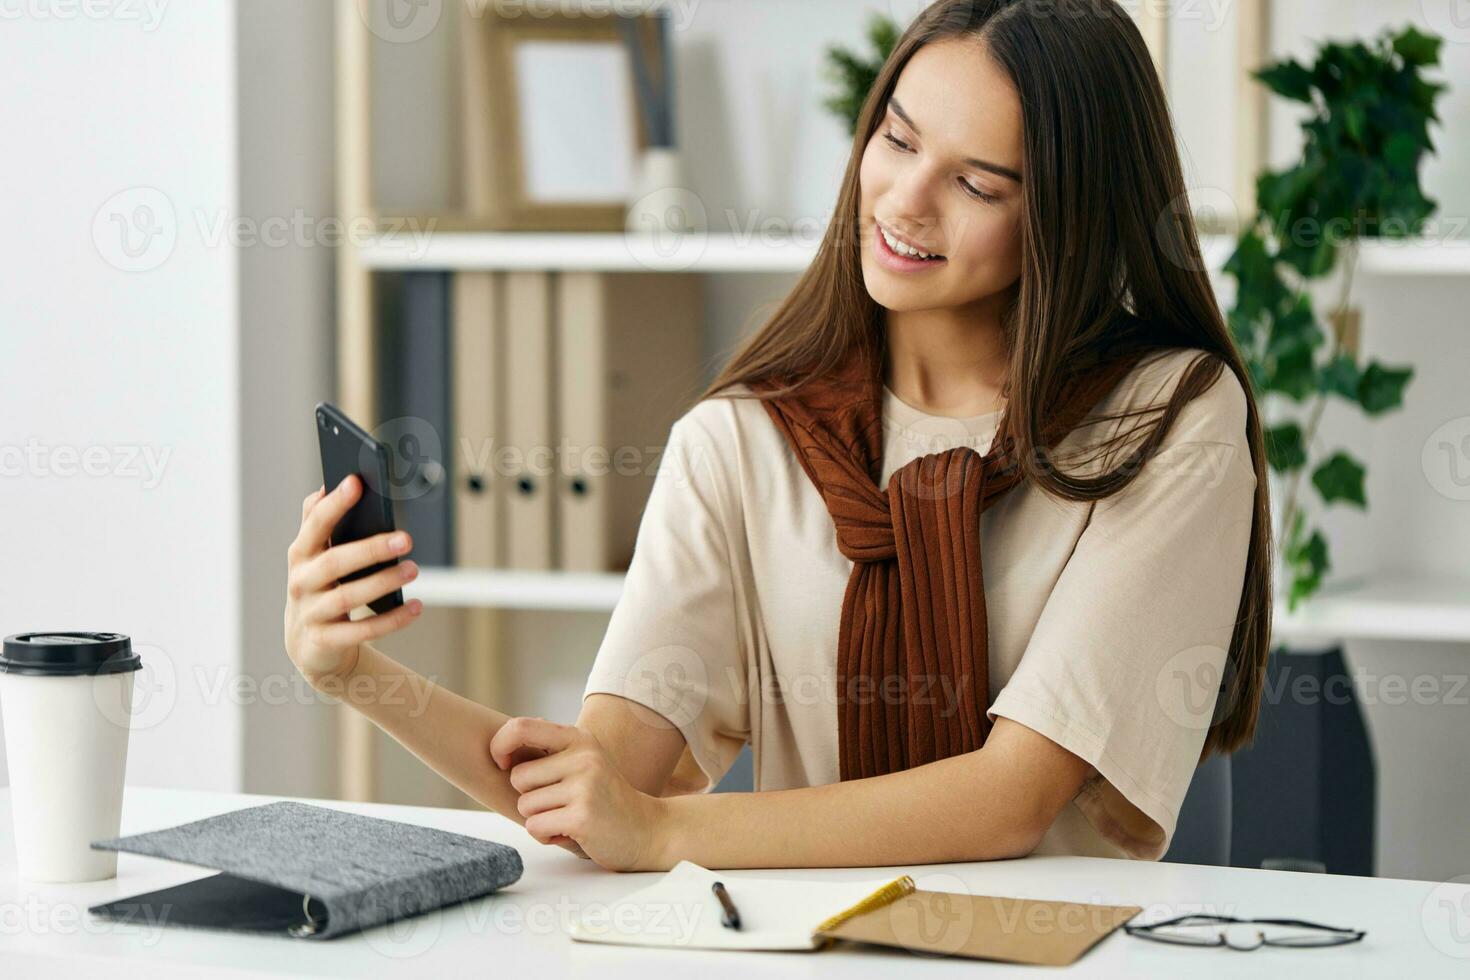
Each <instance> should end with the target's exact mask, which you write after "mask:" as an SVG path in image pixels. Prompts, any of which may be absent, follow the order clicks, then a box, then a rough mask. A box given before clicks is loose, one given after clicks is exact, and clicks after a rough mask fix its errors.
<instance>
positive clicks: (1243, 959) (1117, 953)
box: [0, 786, 1470, 980]
mask: <svg viewBox="0 0 1470 980" xmlns="http://www.w3.org/2000/svg"><path fill="white" fill-rule="evenodd" d="M275 799H279V797H268V796H254V795H245V794H227V793H205V792H194V791H189V790H175V789H152V788H146V787H140V786H130V787H128V789H127V791H126V793H125V796H124V804H123V816H122V833H124V834H131V833H139V832H141V831H145V830H157V829H161V828H163V827H168V826H173V825H176V824H180V823H185V822H187V821H190V820H196V819H199V818H201V817H206V816H211V815H213V814H217V813H223V812H226V811H228V810H234V809H239V808H241V807H246V806H255V805H258V804H262V803H269V802H271V801H273V800H275ZM304 802H309V803H315V804H317V805H320V806H329V807H338V808H340V809H343V810H349V811H352V812H356V813H364V814H369V815H372V816H380V817H385V818H387V819H392V820H402V821H408V822H413V823H418V824H425V825H429V826H434V827H440V828H442V829H445V830H451V831H455V832H457V833H462V834H469V835H472V836H475V837H480V838H484V839H486V840H494V841H499V842H501V843H504V844H509V845H511V846H513V847H515V848H516V849H517V850H519V851H520V854H521V857H522V859H523V861H524V864H525V874H524V875H523V876H522V877H521V879H520V880H519V881H518V882H516V883H515V884H514V885H511V886H510V887H508V888H506V889H504V890H502V891H501V892H499V893H498V894H496V895H492V896H487V897H485V898H480V899H476V900H473V901H470V902H466V903H462V904H460V905H456V906H452V907H449V908H445V909H439V910H436V911H434V912H430V913H427V914H425V915H422V916H417V917H414V918H412V919H407V920H402V921H400V922H398V923H389V924H387V925H383V926H379V927H377V928H374V929H370V930H366V931H364V932H361V933H357V934H354V935H350V936H345V937H342V938H339V939H331V940H323V941H313V940H303V939H291V938H289V937H285V936H279V937H278V936H249V935H241V934H233V933H227V932H216V931H206V930H198V929H190V928H183V927H178V926H167V925H164V926H159V925H152V926H149V925H147V924H119V923H111V922H108V921H107V920H103V919H99V918H97V917H95V916H92V915H90V914H89V913H88V912H87V911H86V909H87V906H89V905H95V904H97V903H99V902H103V901H107V900H110V899H114V898H122V897H126V896H130V895H136V894H139V893H141V892H146V891H152V890H154V889H158V888H165V887H168V886H170V885H174V884H179V883H182V882H184V881H189V880H192V879H194V878H199V877H203V876H205V875H207V874H212V873H214V872H213V871H210V870H208V869H204V868H200V867H198V866H195V865H186V864H179V863H176V862H171V861H163V860H160V859H157V858H150V857H144V856H141V855H134V854H120V855H119V858H118V874H117V877H116V878H112V879H108V880H106V881H95V882H85V883H81V884H69V885H58V884H42V883H36V882H31V881H28V880H25V879H21V878H20V877H19V876H18V874H17V873H16V863H15V844H14V838H13V835H12V833H11V822H10V794H9V790H8V788H4V787H0V976H3V977H5V978H6V980H11V978H21V977H31V976H38V977H39V976H45V977H52V976H93V975H95V976H106V977H108V978H111V980H121V978H126V977H148V978H150V980H156V978H160V977H229V976H244V975H256V976H259V975H292V976H344V977H346V976H351V977H391V976H411V977H416V978H420V980H444V978H450V977H462V976H465V977H467V976H477V977H496V978H527V980H541V978H553V977H563V976H572V975H580V976H590V977H597V978H599V980H624V978H627V980H633V978H638V980H644V978H646V977H647V976H649V975H650V974H651V973H652V971H655V970H657V971H659V974H658V975H661V976H670V977H683V978H688V980H711V978H715V977H725V976H730V977H735V976H739V977H746V976H748V975H749V974H750V972H751V971H752V970H753V969H758V970H759V972H760V974H761V976H762V977H803V978H804V977H816V976H836V975H840V976H853V977H871V978H875V980H876V978H879V977H882V978H890V977H893V976H896V975H899V974H898V972H897V971H902V975H903V976H904V977H906V978H907V977H910V976H913V975H915V974H922V975H923V976H925V977H929V976H934V977H939V976H974V975H975V974H977V973H984V974H986V975H995V976H999V975H1002V974H1004V975H1014V976H1018V977H1020V976H1025V977H1031V978H1033V980H1034V978H1035V977H1036V976H1038V975H1040V974H1052V973H1055V972H1058V971H1061V970H1065V971H1067V972H1068V975H1070V976H1076V977H1121V976H1168V977H1175V976H1190V977H1209V976H1217V975H1218V976H1230V977H1239V976H1263V977H1266V976H1270V977H1279V976H1283V975H1288V974H1289V975H1290V976H1291V978H1292V980H1308V978H1313V977H1330V978H1332V980H1345V978H1349V977H1388V976H1411V977H1416V978H1422V977H1452V976H1453V977H1462V978H1463V977H1470V876H1464V875H1463V874H1461V873H1462V872H1463V871H1464V870H1465V869H1447V874H1461V877H1458V878H1453V879H1451V880H1450V881H1448V882H1444V883H1436V882H1422V881H1405V880H1400V879H1391V878H1361V877H1355V876H1348V875H1315V874H1303V873H1297V872H1282V871H1256V870H1246V869H1240V868H1214V867H1206V866H1202V865H1182V864H1163V863H1149V862H1134V861H1120V860H1111V859H1106V858H1078V857H1030V858H1024V859H1021V860H1014V861H990V862H980V863H975V864H954V865H923V866H918V867H913V868H905V869H896V868H889V869H874V868H853V869H828V870H820V871H806V872H790V871H783V872H782V874H783V875H796V874H801V875H809V876H810V877H811V878H813V879H821V880H845V879H870V878H880V877H885V876H886V877H894V876H896V875H897V874H899V873H903V872H905V871H906V872H908V873H910V874H912V875H913V876H914V878H915V880H916V881H917V883H918V885H919V887H921V888H933V889H936V890H946V891H961V890H967V891H970V892H971V893H974V894H981V895H1003V896H1017V897H1026V898H1038V899H1059V900H1071V901H1081V902H1097V903H1105V904H1115V905H1139V906H1142V907H1143V912H1142V913H1140V915H1139V916H1138V917H1137V919H1136V920H1135V921H1138V922H1144V921H1154V920H1157V919H1161V918H1166V917H1168V916H1171V915H1177V914H1182V913H1185V912H1199V911H1207V912H1214V913H1217V914H1225V915H1236V916H1241V917H1269V916H1275V917H1282V918H1301V919H1311V920H1314V921H1318V922H1324V923H1327V924H1329V925H1336V926H1346V927H1352V928H1359V929H1366V930H1367V932H1368V935H1367V936H1366V937H1365V938H1364V939H1363V940H1361V941H1360V942H1357V943H1353V944H1350V945H1347V946H1343V947H1339V948H1335V949H1313V950H1297V949H1271V948H1263V949H1258V950H1255V951H1253V952H1249V953H1246V952H1235V951H1231V950H1228V949H1189V948H1175V947H1167V946H1162V945H1160V944H1157V943H1150V942H1147V941H1145V940H1142V939H1136V938H1134V937H1132V936H1128V935H1126V934H1124V933H1123V932H1122V931H1121V930H1119V931H1117V932H1115V933H1113V934H1112V935H1110V936H1108V937H1107V938H1106V939H1104V940H1103V941H1102V942H1101V943H1099V944H1098V945H1097V946H1095V947H1094V948H1093V949H1092V950H1090V951H1089V952H1088V953H1087V954H1086V955H1084V956H1083V957H1082V959H1080V960H1079V961H1078V962H1077V963H1075V964H1073V965H1072V966H1071V967H1059V968H1049V967H1030V966H1017V965H1010V964H1003V963H994V962H987V961H981V960H965V959H947V958H941V957H935V956H921V955H915V954H912V953H909V952H906V951H904V950H888V949H881V948H878V947H871V946H868V947H858V946H851V945H843V946H838V947H835V948H829V949H826V950H823V951H820V952H810V953H769V952H763V953H738V952H707V951H696V950H674V949H643V950H640V949H636V948H630V947H618V946H608V945H600V944H590V943H578V942H574V941H572V940H571V939H570V938H568V936H567V935H566V933H565V931H564V929H563V927H562V921H563V920H564V917H566V916H569V915H570V914H572V913H573V912H575V911H576V910H579V909H588V908H595V907H597V906H598V905H599V904H600V903H601V904H605V903H607V902H610V901H612V900H613V899H615V898H618V897H620V896H622V895H624V894H626V893H628V892H630V891H632V890H634V889H635V888H640V887H643V886H644V885H645V884H647V883H648V882H650V881H652V880H653V879H654V878H655V877H657V876H656V875H652V874H614V873H611V872H607V871H603V870H601V869H600V868H598V867H597V866H596V865H594V864H592V863H591V862H589V861H583V860H580V859H578V858H576V857H574V856H572V855H571V854H569V853H568V852H566V851H564V850H562V849H560V848H554V847H546V846H543V845H540V844H538V843H536V842H535V841H534V840H532V839H531V838H530V837H529V836H528V835H527V834H526V833H525V831H524V830H523V829H522V828H521V827H520V826H518V825H517V824H515V823H514V822H512V821H510V820H507V819H505V818H503V817H500V816H498V815H497V814H493V813H489V812H485V811H469V810H454V809H441V808H434V807H411V806H390V805H384V804H366V803H344V802H341V801H337V800H305V801H304ZM764 873H765V872H747V871H729V872H726V875H727V876H728V877H729V878H730V879H731V880H738V879H739V877H740V876H741V875H743V874H757V875H758V874H764Z"/></svg>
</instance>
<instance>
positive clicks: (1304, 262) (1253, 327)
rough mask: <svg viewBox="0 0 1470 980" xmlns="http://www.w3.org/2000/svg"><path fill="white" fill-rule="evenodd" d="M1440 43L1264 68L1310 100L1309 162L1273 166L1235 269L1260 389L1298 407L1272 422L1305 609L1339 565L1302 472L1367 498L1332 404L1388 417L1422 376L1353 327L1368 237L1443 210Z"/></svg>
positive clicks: (1262, 76)
mask: <svg viewBox="0 0 1470 980" xmlns="http://www.w3.org/2000/svg"><path fill="white" fill-rule="evenodd" d="M1440 45H1441V39H1440V38H1438V37H1434V36H1432V35H1428V34H1424V33H1422V32H1420V31H1418V30H1416V29H1415V28H1413V27H1410V28H1407V29H1405V30H1402V31H1397V32H1395V31H1392V30H1390V31H1385V32H1384V33H1383V34H1381V35H1380V36H1379V37H1377V38H1375V39H1373V40H1371V41H1368V42H1354V43H1347V44H1338V43H1327V44H1323V45H1321V46H1319V47H1318V49H1317V53H1316V60H1315V62H1314V63H1313V64H1311V65H1303V64H1300V63H1298V62H1297V61H1294V60H1287V61H1282V62H1279V63H1276V64H1271V65H1268V66H1266V67H1264V68H1262V69H1261V70H1259V71H1256V72H1254V73H1253V75H1254V77H1255V78H1257V79H1259V80H1260V81H1261V82H1263V83H1264V84H1265V85H1266V86H1267V88H1269V89H1270V91H1272V92H1273V93H1275V94H1276V95H1278V96H1281V97H1282V98H1285V99H1289V100H1291V101H1293V102H1298V103H1303V104H1305V105H1306V106H1308V107H1309V111H1308V112H1307V115H1306V118H1305V119H1304V121H1303V122H1302V132H1303V135H1304V137H1305V139H1304V144H1303V150H1302V155H1301V159H1300V160H1298V161H1297V162H1296V164H1295V165H1293V166H1291V167H1289V168H1287V169H1285V170H1281V171H1274V172H1273V171H1268V172H1266V173H1263V174H1261V175H1260V177H1259V178H1258V180H1257V183H1256V196H1257V201H1258V206H1257V210H1256V214H1255V216H1254V218H1253V219H1251V220H1248V222H1247V223H1246V225H1245V230H1244V231H1243V232H1242V233H1241V235H1240V237H1239V241H1238V242H1237V247H1236V250H1235V252H1234V254H1233V255H1232V256H1231V258H1230V260H1229V262H1228V263H1227V264H1226V266H1225V271H1226V273H1227V274H1229V275H1231V276H1233V277H1234V278H1235V280H1236V282H1237V285H1238V289H1237V292H1236V298H1235V303H1234V306H1233V308H1232V309H1231V310H1230V314H1229V322H1230V329H1231V333H1232V334H1233V336H1234V338H1235V341H1236V343H1237V344H1238V345H1239V347H1240V350H1241V352H1242V354H1243V355H1244V357H1245V359H1246V362H1247V364H1248V366H1249V369H1250V373H1251V379H1252V384H1253V386H1254V387H1255V390H1256V393H1257V395H1258V397H1262V398H1264V396H1268V395H1270V396H1280V398H1284V399H1285V400H1286V401H1287V402H1288V403H1289V404H1290V405H1292V406H1293V407H1294V409H1295V411H1293V412H1291V414H1292V415H1294V416H1296V417H1294V418H1291V419H1289V420H1286V421H1281V422H1278V423H1277V424H1274V425H1272V426H1270V427H1269V428H1268V429H1267V430H1266V451H1267V457H1268V460H1269V464H1270V467H1271V469H1272V470H1273V471H1275V472H1276V473H1278V474H1281V476H1282V477H1283V479H1284V481H1285V483H1284V487H1285V494H1286V498H1285V504H1284V509H1283V511H1282V515H1281V520H1280V522H1279V524H1278V525H1277V526H1278V527H1280V528H1283V529H1284V534H1282V535H1280V536H1279V537H1280V544H1281V549H1282V554H1281V557H1282V558H1283V559H1284V560H1285V564H1286V566H1287V568H1289V569H1290V572H1291V576H1292V581H1291V588H1290V591H1289V593H1288V608H1289V609H1292V610H1294V609H1295V608H1296V607H1297V605H1298V603H1299V602H1300V601H1301V600H1303V599H1305V598H1307V597H1308V596H1310V595H1312V594H1313V593H1314V592H1316V591H1317V589H1318V587H1319V586H1320V585H1321V584H1322V579H1323V576H1324V575H1325V574H1326V573H1327V571H1328V569H1329V568H1330V567H1331V565H1330V562H1329V557H1328V547H1327V540H1326V538H1325V537H1324V536H1323V534H1322V532H1321V530H1319V529H1318V528H1315V527H1310V526H1309V524H1308V521H1307V518H1306V516H1305V511H1304V509H1303V508H1302V504H1301V498H1300V494H1301V486H1302V477H1303V475H1304V474H1306V473H1308V472H1310V474H1311V485H1312V487H1313V489H1315V490H1316V492H1317V495H1318V496H1319V497H1320V498H1321V500H1322V502H1323V504H1326V505H1332V504H1348V505H1351V506H1354V507H1358V508H1360V509H1363V510H1366V509H1367V507H1368V501H1367V496H1366V494H1365V492H1364V475H1365V473H1364V467H1363V465H1362V464H1361V463H1360V462H1358V461H1357V460H1356V459H1354V458H1353V456H1352V454H1351V453H1349V452H1347V451H1346V450H1345V449H1334V450H1333V451H1331V452H1330V453H1328V454H1327V455H1325V457H1319V455H1318V452H1317V448H1318V447H1317V445H1316V443H1317V434H1318V427H1319V425H1320V423H1321V421H1322V412H1323V409H1324V408H1325V406H1326V404H1327V401H1328V399H1330V398H1341V399H1344V400H1346V401H1348V402H1350V403H1352V404H1353V405H1356V406H1358V407H1360V408H1362V410H1363V411H1364V412H1366V413H1367V414H1368V415H1369V416H1377V415H1382V414H1383V413H1385V412H1388V411H1390V410H1391V409H1395V408H1398V407H1399V406H1400V405H1402V403H1403V395H1404V388H1405V386H1406V385H1407V384H1408V383H1409V380H1410V379H1411V378H1412V377H1413V374H1414V372H1413V369H1412V368H1411V367H1408V366H1387V365H1384V364H1380V363H1378V362H1377V361H1376V360H1373V361H1369V363H1367V364H1366V365H1363V364H1360V363H1359V361H1358V358H1357V354H1356V351H1355V350H1354V349H1353V348H1354V346H1355V344H1354V343H1353V342H1352V339H1351V337H1349V336H1348V329H1349V328H1348V324H1349V323H1351V321H1352V316H1353V308H1352V306H1351V302H1352V288H1353V276H1354V272H1355V269H1356V266H1357V260H1358V251H1359V242H1360V239H1363V238H1406V237H1410V236H1413V235H1417V234H1420V233H1422V230H1423V226H1424V222H1425V220H1426V219H1427V218H1429V217H1430V215H1432V214H1433V213H1434V211H1435V208H1436V203H1435V202H1434V201H1432V200H1430V199H1429V198H1428V197H1426V196H1425V194H1424V191H1423V188H1422V187H1421V186H1420V183H1419V165H1420V162H1421V161H1422V159H1423V158H1424V156H1425V154H1428V153H1433V152H1434V149H1435V147H1434V142H1433V140H1431V138H1430V135H1429V124H1430V123H1431V122H1436V123H1437V122H1439V116H1438V115H1437V114H1436V111H1435V101H1436V100H1437V99H1438V97H1439V95H1440V93H1441V92H1442V91H1443V90H1444V89H1445V87H1446V86H1444V85H1442V84H1439V83H1436V82H1431V81H1428V80H1426V79H1425V78H1424V70H1425V69H1426V68H1429V67H1432V66H1435V65H1438V64H1439V51H1440ZM1339 266H1340V267H1341V270H1342V271H1341V284H1340V288H1339V290H1338V292H1337V296H1336V305H1335V307H1334V308H1333V309H1332V311H1331V313H1330V314H1329V316H1328V317H1327V320H1326V324H1325V325H1324V324H1323V323H1321V322H1319V317H1318V314H1317V311H1316V309H1315V308H1314V306H1313V302H1312V296H1311V293H1310V289H1311V286H1312V283H1313V282H1314V281H1317V280H1322V279H1325V278H1327V277H1328V276H1329V275H1331V274H1332V273H1333V272H1334V270H1336V269H1338V268H1339Z"/></svg>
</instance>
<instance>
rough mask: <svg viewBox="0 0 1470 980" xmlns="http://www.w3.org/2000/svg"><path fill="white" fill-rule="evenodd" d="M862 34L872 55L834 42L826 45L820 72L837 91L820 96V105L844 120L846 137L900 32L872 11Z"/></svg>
mask: <svg viewBox="0 0 1470 980" xmlns="http://www.w3.org/2000/svg"><path fill="white" fill-rule="evenodd" d="M866 34H867V37H868V42H869V43H870V44H871V45H872V46H873V50H874V51H875V52H876V54H875V55H874V56H873V57H872V58H866V57H864V56H862V55H858V54H854V53H853V52H851V51H849V50H847V49H846V48H841V47H838V46H837V45H831V44H829V45H828V46H827V60H826V66H825V69H824V74H825V75H826V77H827V79H828V81H830V82H832V83H833V84H834V85H836V86H837V91H836V93H835V94H833V95H831V96H828V97H827V98H826V99H824V100H823V101H822V105H823V106H825V107H826V108H828V109H830V110H832V111H833V112H834V113H836V114H837V115H838V117H840V118H841V119H842V120H843V121H844V122H845V123H847V133H848V135H849V136H856V135H857V124H858V116H859V115H861V114H862V111H863V103H864V102H866V101H867V98H868V91H869V90H870V89H872V87H873V83H874V82H876V81H877V80H878V72H879V71H881V70H882V68H883V64H884V62H886V61H887V60H888V56H889V55H890V54H892V53H893V49H894V47H895V46H897V44H898V39H899V38H900V37H901V36H902V35H903V31H902V30H901V29H900V28H899V26H898V23H897V22H896V21H894V20H893V19H892V18H891V17H887V16H885V15H883V14H874V15H873V16H872V17H871V18H869V20H868V27H867V31H866Z"/></svg>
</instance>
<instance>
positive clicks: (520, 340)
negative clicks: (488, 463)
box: [495, 270, 556, 571]
mask: <svg viewBox="0 0 1470 980" xmlns="http://www.w3.org/2000/svg"><path fill="white" fill-rule="evenodd" d="M504 277H505V279H504V284H505V360H504V363H503V365H502V367H503V368H504V371H503V373H502V374H501V376H500V380H501V381H502V385H501V387H502V389H503V390H504V392H505V401H504V402H503V404H504V406H505V427H504V430H505V440H504V444H503V446H501V447H500V448H501V449H502V450H503V452H497V453H496V457H495V472H496V478H497V481H498V482H499V483H500V484H501V485H502V486H503V487H504V489H505V492H504V493H503V494H502V497H503V498H504V506H503V509H502V510H501V514H502V517H503V521H504V523H503V524H502V525H501V532H502V534H501V537H502V540H503V543H504V547H505V553H504V557H505V566H506V567H507V568H515V569H522V570H526V571H548V570H550V569H552V568H554V567H555V560H556V542H555V530H556V528H555V508H554V507H553V500H552V483H553V477H554V476H555V473H556V460H555V449H556V443H555V427H554V424H553V416H552V411H553V404H554V403H553V391H552V385H553V383H554V379H553V377H552V363H553V360H552V356H553V350H552V344H553V341H554V336H553V334H554V331H553V327H552V316H551V303H552V293H551V283H552V278H553V277H552V274H551V273H549V272H534V271H521V270H517V271H513V272H506V273H504Z"/></svg>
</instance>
